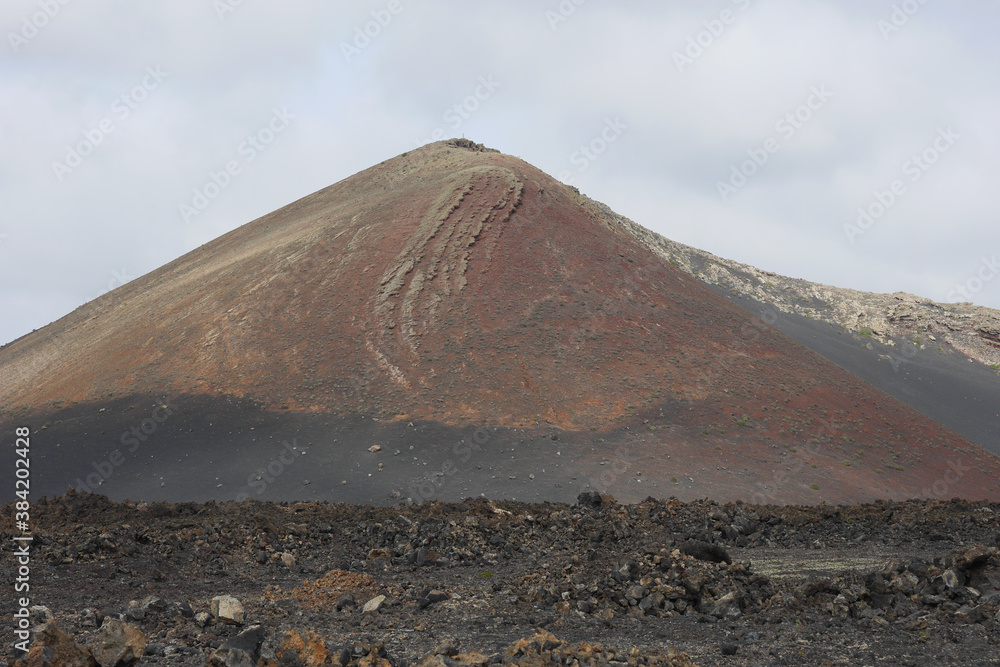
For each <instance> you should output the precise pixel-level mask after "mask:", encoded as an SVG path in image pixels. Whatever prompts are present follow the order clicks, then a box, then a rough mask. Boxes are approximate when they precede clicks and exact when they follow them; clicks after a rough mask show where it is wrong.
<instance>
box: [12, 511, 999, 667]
mask: <svg viewBox="0 0 1000 667" xmlns="http://www.w3.org/2000/svg"><path fill="white" fill-rule="evenodd" d="M595 501H596V502H595ZM11 509H12V508H11V507H10V506H8V507H6V508H5V511H4V514H3V517H4V522H5V523H4V525H3V529H4V534H3V535H2V538H3V539H2V544H3V545H4V547H3V548H4V549H7V548H8V546H7V545H9V544H11V539H10V538H11V537H12V533H11V528H12V526H11V525H10V517H11ZM33 519H34V521H35V527H34V535H35V536H36V542H35V549H34V552H33V555H32V558H33V562H32V585H33V588H32V600H31V602H32V604H38V605H45V606H47V607H48V608H49V609H50V610H51V613H52V614H53V615H54V618H55V622H56V623H57V624H58V626H59V627H60V628H61V629H63V630H65V631H66V632H68V633H70V635H72V636H73V637H74V638H75V639H76V641H77V642H78V643H80V644H82V645H87V644H89V643H91V642H92V641H93V637H94V635H95V633H96V627H94V626H93V624H94V623H96V622H97V621H99V620H100V615H97V616H95V614H94V612H88V611H86V610H87V609H88V608H91V609H94V610H97V611H99V612H101V613H102V614H107V615H110V616H112V617H116V618H117V617H118V615H124V618H125V619H126V620H127V622H129V623H131V624H133V625H135V626H136V627H138V628H140V629H141V630H142V632H143V633H144V634H145V636H146V637H147V638H148V641H149V642H150V644H151V647H150V648H149V651H148V652H149V653H150V655H147V656H146V657H145V658H144V660H143V662H142V664H145V665H203V664H205V662H206V660H207V659H208V657H209V655H210V654H211V653H212V651H213V650H214V649H215V648H217V647H219V646H220V645H222V644H223V643H224V642H225V641H227V639H230V638H232V637H234V636H235V635H237V634H238V633H239V632H241V631H243V630H246V629H247V628H248V627H249V626H250V625H253V624H261V625H262V626H263V630H261V631H260V635H259V636H260V638H263V639H264V641H263V646H262V649H261V650H262V651H263V654H264V656H265V658H267V657H270V658H271V659H275V662H271V663H266V662H264V663H261V664H300V663H296V662H295V661H294V659H293V657H292V655H291V653H290V650H291V647H294V645H295V642H294V638H290V636H289V635H287V634H286V632H287V631H289V630H294V631H296V632H297V633H298V634H299V636H301V637H309V636H310V635H309V631H313V632H315V633H316V635H315V637H313V647H314V648H316V646H321V647H325V648H324V650H325V649H327V648H328V649H329V650H330V651H331V652H333V653H334V655H335V656H337V654H338V653H337V652H338V651H340V650H341V649H342V648H343V647H345V646H346V647H348V649H349V651H348V654H347V656H348V657H349V655H350V650H352V648H351V647H354V645H355V643H357V642H361V643H363V644H366V645H368V646H374V645H375V644H376V643H378V642H382V643H384V647H385V651H386V653H387V655H388V656H389V657H390V658H391V659H392V661H393V662H395V664H396V665H399V664H401V663H403V662H406V663H408V664H415V661H417V660H418V659H420V658H421V657H422V656H424V655H426V654H427V653H429V652H431V651H433V650H434V648H435V647H438V646H439V645H441V644H442V642H443V641H445V640H449V639H450V640H452V641H453V642H454V644H455V645H456V647H457V649H458V650H459V651H479V652H481V653H482V654H484V655H485V656H487V657H491V661H493V662H499V661H503V660H504V657H503V652H504V650H505V649H506V648H507V647H509V646H510V645H511V644H513V643H514V642H516V641H517V640H518V639H519V638H522V637H530V636H531V635H533V634H534V633H535V632H536V631H538V630H541V629H544V630H545V631H549V632H551V633H553V634H554V635H555V636H556V637H557V638H558V639H559V640H562V641H565V642H571V643H573V644H574V645H575V644H576V642H579V641H588V642H601V643H603V644H604V646H605V648H606V649H608V650H610V649H614V650H615V651H616V652H617V653H615V655H614V656H611V654H610V653H602V654H601V655H602V656H603V658H601V659H598V660H597V661H596V663H595V664H602V665H605V664H612V665H613V664H616V663H620V664H622V665H624V664H625V662H626V660H628V661H629V662H630V664H633V665H636V666H638V665H641V664H668V663H666V662H664V660H665V658H663V657H662V655H661V656H660V658H659V660H660V662H659V663H657V658H656V657H655V654H654V653H653V652H654V651H661V652H665V651H666V650H667V648H668V646H672V647H675V648H676V649H679V650H681V651H683V652H686V653H687V654H689V656H690V658H691V660H692V661H693V663H694V664H697V665H826V664H830V665H835V664H843V665H876V664H885V665H951V664H954V665H958V664H961V665H987V664H997V663H998V662H1000V657H998V655H1000V622H998V621H1000V591H998V590H997V589H1000V556H998V554H997V551H996V549H995V548H993V547H994V544H995V540H996V539H997V534H998V529H1000V504H992V505H988V504H981V503H980V504H976V503H968V502H963V501H954V502H936V501H924V502H907V503H896V504H893V503H877V504H874V505H865V506H855V507H833V506H827V507H819V508H816V507H812V508H802V507H791V506H786V507H780V508H778V507H759V506H750V505H718V504H715V503H710V502H697V503H692V504H687V505H685V504H682V503H680V502H678V501H675V500H671V501H654V500H647V501H644V502H642V503H640V504H638V505H628V506H623V505H617V504H615V503H614V502H613V501H611V500H610V499H608V498H604V499H603V501H602V499H600V498H593V497H591V498H589V499H584V502H583V503H582V504H575V505H564V504H544V505H526V504H520V503H512V502H509V501H497V502H491V501H486V500H477V501H465V502H463V503H461V504H457V505H448V504H441V503H426V504H423V505H421V506H399V507H381V508H372V507H358V506H347V505H327V504H322V503H311V502H308V503H295V504H285V503H283V504H270V503H259V502H253V501H250V502H245V503H241V504H235V503H224V504H216V503H209V504H206V505H201V504H195V503H183V504H179V505H166V504H151V505H146V504H142V505H136V504H135V503H124V504H115V503H111V502H109V501H107V500H106V499H105V498H103V497H99V496H92V495H89V494H74V495H71V496H66V497H63V498H59V499H56V500H54V501H40V502H39V503H37V504H36V505H35V506H34V507H33ZM691 539H697V540H702V541H704V542H705V543H706V544H712V545H715V547H716V548H720V547H721V548H722V549H725V550H727V551H728V552H729V555H730V556H731V558H730V559H731V560H732V563H731V564H727V563H725V562H721V563H713V562H707V561H704V560H700V559H699V558H696V557H693V556H688V555H684V554H682V553H681V551H682V550H684V551H690V549H688V548H687V546H685V545H688V544H690V540H691ZM977 545H978V546H977ZM706 550H707V549H706V548H705V547H702V548H701V551H706ZM283 553H287V554H290V555H291V556H292V557H293V558H294V564H290V566H289V565H286V564H282V563H281V562H280V554H283ZM2 563H3V565H2V569H3V571H2V576H3V577H4V578H5V580H7V581H11V580H12V579H13V576H14V572H13V568H14V565H13V563H12V559H11V558H8V557H6V555H5V557H4V558H3V560H2ZM331 571H333V574H331V575H330V576H328V577H327V578H325V579H323V581H322V582H320V583H319V585H316V583H315V582H316V580H317V579H319V578H321V577H323V576H324V575H326V574H327V573H330V572H331ZM942 575H943V576H942ZM305 580H309V582H311V583H310V585H309V586H305V587H303V582H304V581H305ZM432 589H437V590H439V591H441V592H442V593H443V594H444V596H443V597H444V599H441V600H438V601H435V602H433V603H428V600H427V599H426V598H427V596H428V594H429V591H430V590H432ZM348 592H349V593H352V594H353V596H354V598H355V600H356V601H357V603H358V606H357V607H351V606H343V608H342V610H340V611H338V610H337V609H336V606H337V604H336V603H337V601H338V600H340V599H341V598H342V596H343V595H344V594H345V593H348ZM223 594H229V595H233V596H235V597H236V598H238V599H239V600H240V601H241V602H242V604H243V605H244V607H245V611H246V619H245V624H244V625H242V626H229V625H225V624H223V623H221V622H217V621H213V620H209V621H207V622H199V621H197V620H196V619H195V618H192V617H191V615H192V613H197V612H206V611H208V605H209V602H210V600H211V598H212V597H214V596H216V595H223ZM728 594H732V595H731V596H730V597H727V595H728ZM376 595H386V596H387V599H386V602H385V605H384V606H383V607H382V609H381V610H380V611H377V612H373V613H362V612H361V609H360V606H361V605H363V604H364V603H365V602H366V601H367V600H369V599H371V598H372V597H374V596H376ZM150 596H153V598H160V602H157V600H156V599H153V598H150ZM3 599H4V609H3V614H4V617H5V618H8V619H10V618H11V616H10V614H11V613H12V609H10V607H11V600H10V596H4V598H3ZM144 599H145V600H146V607H147V609H146V611H145V612H141V611H140V610H139V608H140V607H141V606H142V604H141V603H142V601H143V600H144ZM131 600H136V601H137V604H136V605H133V609H132V611H131V612H130V611H129V602H130V601H131ZM180 603H188V604H189V605H190V607H191V609H190V610H187V609H183V610H182V609H181V607H180V606H179V604H180ZM38 615H39V617H40V616H41V613H39V614H38ZM39 620H41V618H39ZM203 626H204V627H203ZM12 637H13V635H12V630H11V628H10V624H9V623H6V624H4V626H3V628H2V631H0V639H2V640H3V642H4V644H5V646H8V647H9V646H10V643H11V641H12ZM317 642H318V644H317ZM724 645H731V647H730V648H732V647H735V650H736V653H735V655H732V656H729V655H724V654H723V646H724ZM539 646H540V648H539V650H542V649H544V650H547V651H550V653H549V654H547V655H548V656H549V657H550V658H551V651H552V650H556V652H557V653H559V652H560V651H563V649H564V648H566V647H565V646H564V645H559V646H556V645H555V644H551V645H548V644H545V643H544V642H541V644H540V645H539ZM546 646H547V647H548V648H545V647H546ZM633 648H635V649H637V652H636V653H634V654H632V656H631V657H630V658H629V657H628V656H629V652H630V651H631V650H632V649H633ZM358 650H359V651H360V650H361V649H358ZM442 650H444V649H442ZM526 650H527V649H526ZM574 650H576V649H574ZM566 651H569V649H568V648H566ZM304 652H305V649H302V648H301V647H300V650H299V651H298V653H297V656H296V658H303V660H305V659H304V657H303V655H304ZM529 653H530V651H529ZM279 654H284V655H285V658H284V660H285V662H284V663H278V662H277V661H276V658H277V656H278V655H279ZM254 657H256V656H254ZM529 658H530V656H527V655H520V656H517V655H513V654H511V655H508V657H507V659H506V661H507V662H508V663H518V664H521V665H528V664H533V665H548V664H552V665H555V664H557V663H555V662H552V661H551V660H546V659H544V657H539V656H535V658H534V661H532V659H529ZM567 660H568V662H566V661H564V662H561V663H559V664H573V663H572V660H570V659H567ZM305 664H308V662H307V661H306V662H305ZM351 664H355V663H351ZM440 664H444V665H448V664H449V663H447V662H442V663H440ZM675 664H688V663H684V662H681V661H679V660H678V661H677V662H676V663H675Z"/></svg>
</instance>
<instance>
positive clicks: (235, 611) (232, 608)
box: [212, 595, 243, 625]
mask: <svg viewBox="0 0 1000 667" xmlns="http://www.w3.org/2000/svg"><path fill="white" fill-rule="evenodd" d="M212 616H214V617H215V618H216V619H218V620H220V621H222V622H223V623H228V624H229V625H243V604H242V603H241V602H240V601H239V600H237V599H236V598H234V597H233V596H231V595H217V596H215V597H214V598H212Z"/></svg>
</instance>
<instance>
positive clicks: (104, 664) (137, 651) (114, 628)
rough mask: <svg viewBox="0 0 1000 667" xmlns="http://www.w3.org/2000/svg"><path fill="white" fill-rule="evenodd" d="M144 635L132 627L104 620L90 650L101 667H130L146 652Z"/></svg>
mask: <svg viewBox="0 0 1000 667" xmlns="http://www.w3.org/2000/svg"><path fill="white" fill-rule="evenodd" d="M146 643H147V640H146V635H144V634H143V633H142V630H140V629H139V628H137V627H136V626H134V625H131V624H129V623H125V622H123V621H119V620H117V619H114V618H106V619H104V624H103V625H101V629H100V631H99V632H98V633H97V636H96V637H95V638H94V641H93V643H91V645H90V650H91V652H92V653H93V654H94V658H96V659H97V662H98V664H100V665H101V667H132V665H134V664H136V663H137V662H139V659H140V658H141V657H142V656H143V654H144V653H145V652H146Z"/></svg>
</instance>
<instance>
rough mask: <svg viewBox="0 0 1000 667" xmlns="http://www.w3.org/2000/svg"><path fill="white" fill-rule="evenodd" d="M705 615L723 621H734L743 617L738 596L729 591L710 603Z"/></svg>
mask: <svg viewBox="0 0 1000 667" xmlns="http://www.w3.org/2000/svg"><path fill="white" fill-rule="evenodd" d="M705 613H706V614H708V615H710V616H714V617H716V618H725V619H735V618H739V617H740V616H742V615H743V612H742V611H741V610H740V599H739V596H738V595H737V594H736V593H735V592H734V591H730V592H729V593H726V594H725V595H723V596H722V597H721V598H719V599H718V600H715V601H714V602H712V603H711V604H710V605H709V607H708V609H707V610H706V611H705Z"/></svg>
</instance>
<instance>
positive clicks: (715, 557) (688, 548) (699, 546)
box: [681, 540, 733, 563]
mask: <svg viewBox="0 0 1000 667" xmlns="http://www.w3.org/2000/svg"><path fill="white" fill-rule="evenodd" d="M681 553H682V554H685V555H687V556H691V557H692V558H697V559H698V560H703V561H707V562H709V563H732V562H733V559H732V558H731V557H730V556H729V552H728V551H726V549H725V547H723V546H722V545H720V544H709V543H708V542H703V541H701V540H688V541H687V542H685V543H684V544H682V545H681Z"/></svg>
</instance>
